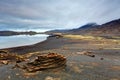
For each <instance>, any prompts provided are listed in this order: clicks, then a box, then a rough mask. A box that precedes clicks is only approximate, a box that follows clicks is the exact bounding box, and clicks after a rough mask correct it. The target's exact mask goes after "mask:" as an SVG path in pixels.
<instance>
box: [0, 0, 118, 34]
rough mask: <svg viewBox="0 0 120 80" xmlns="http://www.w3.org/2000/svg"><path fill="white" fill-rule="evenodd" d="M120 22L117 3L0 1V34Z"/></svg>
mask: <svg viewBox="0 0 120 80" xmlns="http://www.w3.org/2000/svg"><path fill="white" fill-rule="evenodd" d="M119 18H120V0H0V30H7V29H8V30H18V31H19V30H37V31H40V32H41V31H46V30H52V29H72V28H77V27H80V26H82V25H85V24H87V23H91V22H96V23H97V24H103V23H106V22H109V21H112V20H115V19H119Z"/></svg>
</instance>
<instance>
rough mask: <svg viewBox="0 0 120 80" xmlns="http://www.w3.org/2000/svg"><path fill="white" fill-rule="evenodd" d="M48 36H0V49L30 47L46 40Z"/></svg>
mask: <svg viewBox="0 0 120 80" xmlns="http://www.w3.org/2000/svg"><path fill="white" fill-rule="evenodd" d="M47 37H48V35H45V34H37V35H32V36H30V35H15V36H0V49H2V48H10V47H17V46H24V45H32V44H35V43H38V42H42V41H44V40H46V39H47Z"/></svg>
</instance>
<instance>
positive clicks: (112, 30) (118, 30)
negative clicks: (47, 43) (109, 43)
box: [48, 19, 120, 36]
mask: <svg viewBox="0 0 120 80" xmlns="http://www.w3.org/2000/svg"><path fill="white" fill-rule="evenodd" d="M48 32H50V33H56V32H58V33H59V32H60V33H64V34H81V35H93V36H120V19H117V20H113V21H110V22H108V23H105V24H102V25H97V24H96V23H88V24H86V25H83V26H81V27H79V28H76V29H71V30H53V31H48Z"/></svg>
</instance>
